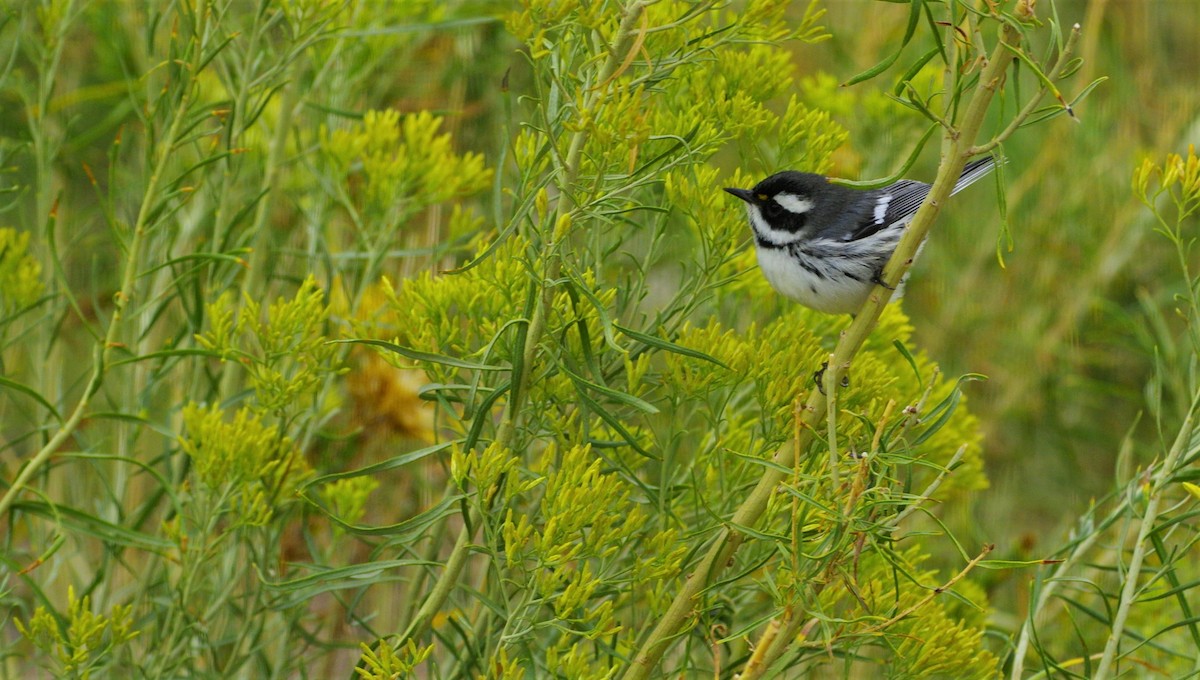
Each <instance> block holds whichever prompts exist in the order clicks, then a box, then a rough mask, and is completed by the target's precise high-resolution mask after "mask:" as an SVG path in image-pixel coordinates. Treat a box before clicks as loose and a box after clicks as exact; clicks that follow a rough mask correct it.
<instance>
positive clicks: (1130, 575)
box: [1092, 396, 1200, 680]
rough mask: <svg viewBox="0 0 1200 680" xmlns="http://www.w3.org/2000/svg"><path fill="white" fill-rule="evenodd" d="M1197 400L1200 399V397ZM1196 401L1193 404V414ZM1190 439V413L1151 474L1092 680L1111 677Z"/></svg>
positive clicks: (1103, 679)
mask: <svg viewBox="0 0 1200 680" xmlns="http://www.w3.org/2000/svg"><path fill="white" fill-rule="evenodd" d="M1197 399H1200V396H1198V398H1197ZM1197 399H1194V400H1193V401H1192V412H1193V413H1194V412H1195V408H1196V403H1197ZM1191 437H1192V413H1189V414H1188V417H1187V418H1186V419H1184V421H1183V425H1182V426H1181V427H1180V428H1179V434H1178V435H1177V436H1176V437H1175V443H1174V444H1173V445H1172V446H1171V451H1170V452H1169V453H1168V454H1167V457H1166V459H1165V460H1164V461H1163V462H1162V464H1161V465H1159V467H1158V471H1157V472H1156V473H1155V475H1154V484H1153V485H1152V486H1151V487H1150V491H1149V493H1148V498H1147V501H1146V510H1145V512H1143V514H1142V522H1141V527H1140V528H1139V529H1138V537H1137V542H1135V543H1134V544H1133V554H1132V555H1130V557H1129V568H1128V569H1127V570H1126V572H1125V584H1124V587H1122V588H1121V601H1120V604H1118V606H1117V614H1116V616H1114V617H1113V624H1112V630H1110V631H1109V633H1108V642H1107V643H1106V644H1105V645H1104V656H1103V657H1101V659H1100V665H1099V666H1098V667H1097V668H1096V674H1095V675H1093V676H1092V679H1093V680H1105V679H1106V678H1108V676H1109V675H1111V674H1112V671H1113V665H1114V664H1115V663H1116V660H1117V648H1118V647H1120V646H1121V637H1122V636H1123V634H1124V632H1125V620H1126V619H1127V618H1128V617H1129V610H1130V609H1131V608H1132V607H1133V603H1134V601H1135V600H1136V599H1137V594H1138V588H1139V585H1138V576H1139V575H1140V574H1141V571H1142V561H1143V560H1144V559H1145V557H1146V546H1147V544H1149V543H1150V534H1151V533H1152V532H1153V531H1154V530H1155V524H1156V523H1157V522H1158V506H1159V504H1160V503H1161V502H1162V499H1163V495H1164V492H1165V491H1166V487H1167V485H1168V484H1171V483H1172V479H1173V477H1174V475H1175V472H1176V470H1175V465H1176V463H1178V462H1179V457H1180V456H1182V455H1183V453H1184V451H1185V450H1187V448H1188V442H1189V441H1190V440H1191Z"/></svg>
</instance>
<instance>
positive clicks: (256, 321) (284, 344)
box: [196, 276, 342, 415]
mask: <svg viewBox="0 0 1200 680" xmlns="http://www.w3.org/2000/svg"><path fill="white" fill-rule="evenodd" d="M208 318H209V320H210V328H209V330H208V331H206V332H204V333H200V334H198V335H197V336H196V342H197V343H199V344H200V346H201V347H204V348H206V349H209V350H211V351H213V352H216V353H217V354H218V355H219V356H220V357H221V359H222V360H223V361H235V362H236V363H237V364H240V365H241V366H243V367H244V368H245V370H246V371H247V373H248V375H249V378H250V384H251V386H253V388H254V395H255V400H254V402H253V405H254V408H255V409H256V410H258V411H260V412H267V413H273V414H280V415H283V414H289V415H290V414H292V413H295V412H297V411H301V410H303V409H304V408H306V407H307V406H309V405H310V404H312V403H313V400H314V399H318V398H322V397H324V398H327V395H326V393H325V392H323V391H321V390H320V388H321V386H322V382H323V381H324V380H325V379H327V378H328V377H329V376H330V375H331V374H337V373H338V372H341V371H342V369H341V368H340V367H338V366H337V365H336V360H335V358H336V356H337V353H338V349H337V347H336V346H334V345H331V344H329V342H328V340H329V338H328V337H327V336H326V333H327V332H328V321H329V307H328V305H327V304H326V303H325V292H324V291H323V290H321V289H320V288H319V287H318V286H317V283H316V280H315V279H313V278H312V277H311V276H309V277H308V278H306V279H305V280H304V282H303V283H302V284H301V285H300V288H299V290H297V291H296V295H295V297H293V298H292V299H291V300H285V299H283V298H279V299H277V300H276V301H275V302H273V303H271V305H270V306H269V307H268V308H267V310H266V314H265V315H264V314H263V310H262V305H261V304H260V303H259V302H258V301H257V300H254V299H252V298H250V297H249V296H245V295H244V296H243V297H242V305H241V308H240V309H239V308H237V307H235V306H234V304H233V295H232V294H231V293H229V292H225V293H222V294H221V296H220V297H218V298H217V299H216V300H215V301H214V302H212V303H210V304H209V305H208Z"/></svg>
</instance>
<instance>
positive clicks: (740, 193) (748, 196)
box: [725, 187, 755, 203]
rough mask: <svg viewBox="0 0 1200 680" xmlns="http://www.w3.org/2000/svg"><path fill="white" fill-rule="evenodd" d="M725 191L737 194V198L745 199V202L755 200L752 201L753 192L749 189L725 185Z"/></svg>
mask: <svg viewBox="0 0 1200 680" xmlns="http://www.w3.org/2000/svg"><path fill="white" fill-rule="evenodd" d="M725 191H728V192H729V193H731V194H733V195H734V196H737V197H738V198H740V199H742V200H743V201H745V202H747V203H754V202H755V201H754V192H753V191H750V190H749V189H733V188H731V187H725Z"/></svg>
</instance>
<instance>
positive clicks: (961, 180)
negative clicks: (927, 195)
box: [950, 156, 996, 196]
mask: <svg viewBox="0 0 1200 680" xmlns="http://www.w3.org/2000/svg"><path fill="white" fill-rule="evenodd" d="M995 168H996V159H995V158H993V157H991V156H984V157H983V158H977V159H975V160H973V161H971V162H969V163H967V164H966V166H965V167H963V171H962V174H961V175H959V176H958V181H957V182H955V183H954V191H951V192H950V195H951V196H953V195H954V194H957V193H958V192H960V191H962V190H963V189H966V188H967V187H969V186H971V185H972V184H974V183H976V182H978V181H979V180H981V179H983V178H984V177H987V175H988V174H989V173H991V171H992V170H994V169H995Z"/></svg>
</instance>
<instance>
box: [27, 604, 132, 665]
mask: <svg viewBox="0 0 1200 680" xmlns="http://www.w3.org/2000/svg"><path fill="white" fill-rule="evenodd" d="M132 613H133V607H132V605H116V606H114V607H113V608H112V611H111V612H109V613H108V614H107V615H106V614H97V613H95V612H93V611H92V598H91V597H90V596H87V595H84V596H83V598H77V597H76V596H75V587H74V586H67V611H66V620H65V621H60V620H59V619H58V618H57V617H56V616H55V615H54V614H52V613H51V612H50V611H48V610H47V609H46V608H45V607H38V608H37V611H35V612H34V614H33V616H32V617H30V619H29V621H28V622H26V623H24V624H22V623H21V620H20V619H15V620H14V622H15V623H16V625H17V630H19V631H21V634H22V635H24V636H25V637H26V638H28V639H29V641H30V642H32V643H33V645H34V646H35V647H37V648H38V650H39V651H40V652H41V653H42V655H43V656H42V658H41V660H40V661H41V664H42V665H43V666H44V667H47V668H51V669H52V670H53V673H54V675H55V676H56V677H60V678H63V677H71V678H84V679H85V680H86V678H90V677H91V674H92V670H93V667H95V666H98V665H99V664H101V663H104V662H106V661H108V658H107V657H110V656H112V655H114V654H116V653H118V651H120V650H121V648H122V647H124V646H125V645H126V643H128V642H129V641H130V640H132V639H134V638H135V637H137V635H138V631H137V630H134V628H133V617H132Z"/></svg>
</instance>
